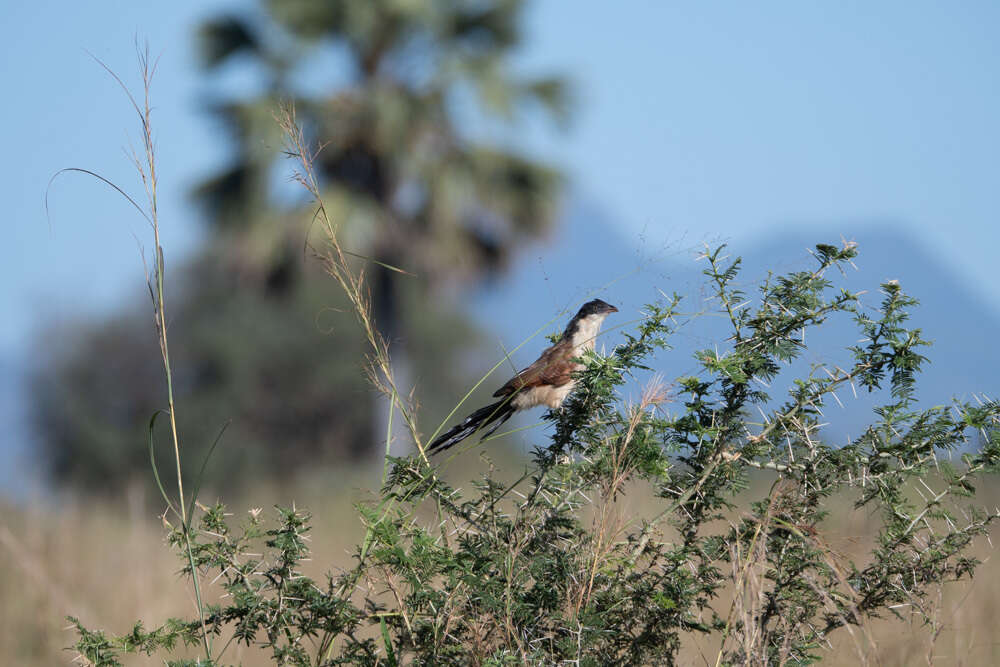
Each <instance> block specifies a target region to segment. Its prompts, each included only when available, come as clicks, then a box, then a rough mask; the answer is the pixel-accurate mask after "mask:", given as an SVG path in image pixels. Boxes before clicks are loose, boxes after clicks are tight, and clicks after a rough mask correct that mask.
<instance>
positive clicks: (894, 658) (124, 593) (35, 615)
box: [0, 454, 1000, 667]
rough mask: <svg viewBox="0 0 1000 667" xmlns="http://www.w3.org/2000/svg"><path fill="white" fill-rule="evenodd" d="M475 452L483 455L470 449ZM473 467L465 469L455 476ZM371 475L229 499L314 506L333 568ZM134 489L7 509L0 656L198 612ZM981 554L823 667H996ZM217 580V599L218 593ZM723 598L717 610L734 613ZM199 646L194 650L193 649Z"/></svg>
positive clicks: (696, 648) (258, 661) (1, 550)
mask: <svg viewBox="0 0 1000 667" xmlns="http://www.w3.org/2000/svg"><path fill="white" fill-rule="evenodd" d="M469 456H470V458H474V457H473V456H472V455H471V454H470V455H469ZM471 472H472V470H471V469H464V468H463V469H462V470H456V471H455V474H456V475H457V476H460V475H466V477H465V479H469V476H468V474H469V473H471ZM367 477H372V479H374V475H373V474H371V473H370V471H369V472H368V473H358V474H354V475H351V474H346V473H341V474H340V475H338V476H334V475H326V476H313V477H311V478H309V479H305V480H303V481H302V482H301V484H298V485H296V487H295V491H294V493H292V492H289V491H287V490H285V491H281V490H276V489H258V490H256V491H255V492H254V494H253V500H252V502H253V505H250V504H248V503H246V502H243V503H240V502H233V503H230V504H229V505H230V507H231V508H232V510H233V512H234V514H239V513H242V512H246V511H247V510H248V509H250V508H251V507H259V506H264V507H265V511H266V508H267V507H268V506H269V505H271V504H274V503H280V504H286V505H287V504H290V503H291V502H292V501H294V502H295V503H296V505H298V506H299V507H305V508H308V509H309V510H310V511H311V512H312V513H313V516H314V520H313V533H312V535H313V542H312V549H313V559H312V561H311V562H310V563H308V567H307V571H306V574H309V575H313V576H322V575H323V573H325V572H328V571H331V570H335V569H336V568H337V567H340V566H344V565H347V564H349V563H350V554H351V552H352V551H353V548H354V545H355V544H357V542H358V541H359V539H360V537H361V536H362V534H363V531H362V529H361V526H360V523H359V522H358V519H357V517H356V515H355V514H354V512H353V509H352V504H353V503H354V502H356V501H358V500H362V499H364V498H365V497H367V496H368V492H367V491H364V490H362V489H361V488H359V487H360V486H362V483H363V481H364V480H365V479H366V478H367ZM141 498H142V495H141V494H139V493H135V494H132V495H131V500H127V501H123V502H121V503H115V504H111V503H99V502H96V501H90V502H86V503H80V502H64V503H63V504H62V505H61V506H60V507H58V508H53V507H45V506H44V505H42V504H38V503H31V504H29V505H28V506H12V505H0V563H2V565H3V567H2V569H0V657H2V660H0V662H2V663H3V664H4V665H19V666H24V667H34V666H42V665H45V666H50V665H68V664H71V663H72V662H73V660H74V658H75V657H76V653H75V651H73V650H70V649H68V648H67V647H69V646H71V645H72V643H73V642H74V641H75V635H74V633H73V632H72V631H70V630H68V629H67V625H68V624H67V622H66V620H65V617H66V616H67V615H73V616H78V617H79V618H80V619H81V620H82V621H83V622H84V624H85V625H87V626H88V627H91V628H100V629H105V630H111V631H117V632H124V631H126V630H128V629H129V628H130V627H131V624H132V623H133V622H134V621H135V620H137V619H142V620H143V622H144V624H145V625H146V627H153V626H156V625H158V624H160V623H162V622H163V621H164V620H165V619H166V618H168V617H169V616H185V617H192V616H194V610H195V604H194V600H193V594H192V593H191V589H190V586H189V585H188V584H187V583H186V582H184V581H182V580H180V577H179V575H178V571H179V568H180V561H179V560H178V559H177V558H176V557H175V556H174V554H172V553H171V551H170V550H169V549H168V547H167V545H166V543H165V539H164V537H165V534H166V531H165V529H164V528H163V526H162V524H161V522H160V519H159V517H158V513H159V511H160V508H159V507H154V506H150V505H149V504H147V503H146V502H145V501H143V500H142V499H141ZM980 500H981V502H982V503H983V504H986V505H989V506H991V507H992V506H994V505H996V504H998V502H1000V490H998V489H985V488H984V489H981V491H980ZM622 502H624V503H625V504H626V505H625V511H626V512H627V513H639V512H642V511H644V510H648V507H649V504H650V503H652V502H654V499H652V498H650V497H648V496H645V495H643V494H642V493H639V492H636V493H630V494H628V495H627V496H626V498H625V499H624V500H623V501H622ZM831 510H832V516H831V518H830V520H829V521H828V522H827V524H825V526H824V528H823V529H822V530H823V532H822V538H823V539H824V540H825V541H826V542H827V543H828V544H829V545H830V548H831V549H833V550H834V551H836V552H839V553H841V554H843V555H844V556H847V557H851V556H855V555H858V554H862V553H864V552H865V550H866V548H867V547H868V546H869V545H870V544H871V541H872V539H873V538H874V535H873V532H874V531H875V530H876V529H877V525H878V524H877V520H876V519H877V518H876V517H869V516H866V515H865V513H864V512H859V511H856V510H854V509H853V508H852V507H851V505H850V503H848V502H846V501H834V503H833V504H832V505H831ZM975 553H976V554H977V555H978V557H979V558H981V559H982V560H983V561H985V562H984V563H983V565H982V566H981V567H980V569H979V571H978V574H977V578H976V580H975V582H970V581H962V582H959V583H956V584H951V585H948V586H947V587H945V589H944V590H943V592H942V596H941V599H940V603H939V604H938V605H936V606H937V608H938V611H937V613H938V617H937V622H936V624H935V627H931V626H928V625H926V624H924V623H923V621H922V619H921V618H920V617H919V616H917V615H915V614H913V613H912V610H909V609H907V608H900V609H898V610H897V611H899V613H900V614H901V615H902V616H903V617H904V618H905V619H907V620H904V621H898V620H888V619H883V620H876V621H874V622H873V623H872V624H871V625H870V627H869V628H867V632H870V637H867V636H866V629H854V631H853V633H849V632H847V631H845V630H840V631H838V633H837V634H835V635H834V636H833V637H831V639H832V641H833V647H832V648H831V649H829V650H828V652H827V654H826V660H825V661H824V664H832V665H856V664H863V663H864V661H867V662H868V663H869V664H875V665H920V664H934V665H992V664H1000V638H998V637H997V632H996V624H997V620H996V619H997V618H998V611H1000V609H998V608H997V607H998V601H1000V564H998V562H997V559H995V558H993V555H994V554H993V549H992V546H991V545H990V544H989V543H988V542H985V541H984V542H983V543H981V544H978V545H977V547H976V550H975ZM219 594H220V591H219V590H218V589H215V590H212V589H211V588H209V592H208V593H207V595H208V597H209V599H212V596H213V595H214V596H216V597H217V596H218V595H219ZM725 600H726V598H725V596H723V597H722V598H721V599H720V601H719V602H720V604H719V605H718V608H719V609H720V613H722V614H723V615H725V612H726V609H725ZM716 650H717V646H714V645H712V644H709V643H706V642H704V640H703V639H701V638H700V637H698V636H694V635H692V636H689V637H687V638H685V653H684V659H685V660H686V661H687V664H692V665H700V664H709V665H714V664H715V656H716ZM193 656H194V654H192V657H193ZM227 659H228V661H229V662H232V663H234V664H243V665H247V666H248V667H250V666H253V665H264V664H269V663H267V661H266V655H264V654H262V653H261V652H259V651H258V650H255V649H253V648H250V649H247V648H244V647H240V648H231V649H230V651H229V653H227ZM127 664H134V665H154V664H158V665H162V664H163V662H162V660H161V659H155V658H154V659H149V658H145V657H135V658H130V659H129V660H128V661H127Z"/></svg>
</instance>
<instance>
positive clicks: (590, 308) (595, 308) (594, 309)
mask: <svg viewBox="0 0 1000 667" xmlns="http://www.w3.org/2000/svg"><path fill="white" fill-rule="evenodd" d="M617 312H618V309H617V308H615V307H614V306H612V305H611V304H610V303H608V302H606V301H601V300H600V299H594V300H593V301H588V302H587V303H585V304H583V306H581V307H580V310H579V311H578V312H577V314H576V317H579V318H583V317H588V316H589V315H604V316H607V315H609V314H611V313H617ZM574 319H575V318H574Z"/></svg>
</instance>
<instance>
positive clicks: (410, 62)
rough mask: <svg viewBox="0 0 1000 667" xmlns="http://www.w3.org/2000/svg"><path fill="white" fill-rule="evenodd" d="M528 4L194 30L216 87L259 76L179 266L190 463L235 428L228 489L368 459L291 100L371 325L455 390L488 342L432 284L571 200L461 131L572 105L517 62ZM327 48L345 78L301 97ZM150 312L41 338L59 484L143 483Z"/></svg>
mask: <svg viewBox="0 0 1000 667" xmlns="http://www.w3.org/2000/svg"><path fill="white" fill-rule="evenodd" d="M523 8H524V2H522V1H520V0H487V1H479V0H476V1H472V0H469V1H467V2H445V1H442V0H370V1H366V2H335V1H332V0H330V1H326V2H314V1H312V0H266V1H264V2H262V3H261V4H260V6H259V8H258V9H255V10H252V11H247V12H245V13H240V14H226V15H222V16H218V17H216V18H214V19H211V20H209V21H207V22H206V23H205V24H203V25H202V26H201V27H200V28H199V30H198V44H199V50H200V53H201V57H202V62H203V64H204V66H205V68H206V70H207V74H208V76H209V77H210V79H209V80H210V81H212V82H213V84H214V83H215V82H216V81H217V80H218V79H217V78H216V77H217V76H224V72H223V73H222V74H220V72H221V71H222V70H228V69H229V68H233V67H235V68H247V69H249V70H250V71H254V72H257V73H258V74H260V75H261V80H262V81H263V82H264V85H263V86H262V90H261V91H260V92H259V93H255V94H252V95H246V94H242V95H233V96H223V97H216V98H215V99H214V100H212V101H211V103H210V104H209V109H210V112H211V114H212V115H213V116H214V117H215V118H216V119H217V120H218V121H219V123H220V125H221V126H222V127H223V128H224V129H225V130H226V132H227V133H228V134H229V137H230V139H231V143H232V147H233V159H232V161H231V163H230V164H229V165H228V166H227V167H226V168H224V169H223V170H221V171H220V173H218V174H216V175H215V176H213V177H211V178H209V179H207V180H206V181H205V182H204V183H202V184H201V185H199V186H198V187H197V188H196V191H195V193H194V196H195V198H196V200H197V201H198V202H199V203H200V204H201V206H202V208H203V210H204V212H205V217H206V219H207V221H208V223H209V228H210V234H209V236H208V239H207V243H206V245H205V247H204V248H203V249H202V250H201V251H199V252H198V253H197V254H196V255H195V256H194V257H193V258H192V259H190V260H189V261H188V262H187V263H186V264H185V265H184V266H182V267H180V268H178V269H175V270H174V271H173V272H172V275H168V280H170V279H171V278H172V279H173V281H174V284H173V292H174V295H173V302H174V308H173V318H172V321H171V322H170V324H169V326H170V334H171V340H172V348H171V350H172V355H171V356H172V357H173V360H174V363H175V368H176V373H177V377H178V380H177V382H176V383H175V391H176V392H177V393H178V402H179V405H180V409H179V419H180V421H181V428H182V433H183V434H184V435H185V444H184V446H185V447H188V448H189V451H190V452H191V454H189V455H188V456H186V457H185V461H186V462H187V464H188V465H190V466H192V467H195V466H197V465H199V464H200V462H199V461H198V456H197V452H198V450H199V449H204V448H206V447H207V446H208V445H209V444H210V443H211V442H212V440H213V439H214V436H215V432H216V431H217V430H218V428H219V427H220V426H221V425H222V424H223V423H225V422H226V421H227V420H229V419H232V426H231V427H230V429H229V431H228V433H227V435H226V437H225V442H226V444H225V445H224V446H223V447H221V448H220V449H219V450H218V451H217V452H216V454H215V455H214V458H213V467H216V468H217V469H224V470H226V471H227V474H226V475H225V476H223V478H222V479H221V480H220V483H222V484H230V485H234V484H237V483H238V481H248V480H249V479H251V478H252V477H253V475H254V473H255V472H261V471H267V472H268V474H269V475H272V476H274V475H280V474H281V473H290V472H292V471H294V470H296V469H297V468H298V467H300V466H301V465H302V464H303V463H304V462H306V461H308V462H309V464H310V465H316V464H317V463H322V462H323V461H331V460H334V459H338V458H344V457H354V458H358V457H364V456H366V455H368V454H370V453H372V452H373V451H374V450H375V447H374V444H375V443H376V442H377V438H378V436H376V435H374V433H373V429H372V427H373V422H372V419H371V414H372V411H371V409H369V408H366V407H365V406H371V405H372V401H373V400H374V397H373V395H372V393H371V391H370V388H369V387H368V385H367V384H366V382H365V380H364V377H363V373H360V372H358V371H359V370H360V369H359V368H358V367H357V362H356V361H354V360H356V359H358V358H359V352H360V350H361V349H362V347H361V346H362V342H361V341H360V340H359V338H358V334H357V333H356V327H354V326H352V325H350V323H349V321H348V319H347V318H349V317H350V316H349V315H343V314H342V313H341V312H340V306H341V305H342V304H341V299H342V297H340V296H339V295H338V293H337V290H336V289H335V287H334V285H332V281H329V280H325V279H323V277H322V276H320V275H319V269H318V267H317V266H316V264H315V263H313V262H309V261H308V259H307V254H308V253H306V252H303V249H304V248H305V247H306V246H307V245H308V238H309V229H310V225H311V220H310V218H309V215H308V213H307V212H306V208H307V207H304V206H303V204H304V203H305V202H302V201H300V200H298V199H296V198H295V197H294V196H292V195H290V194H289V192H288V190H287V189H285V188H283V185H282V181H281V178H280V177H279V174H281V173H283V171H284V166H283V165H282V164H281V160H282V158H283V157H284V155H283V143H282V141H283V140H282V137H281V130H280V128H279V127H278V125H277V123H276V121H275V119H274V111H275V109H276V107H277V105H278V104H279V102H284V101H292V102H293V103H294V104H295V107H296V110H297V113H298V117H299V119H300V121H301V122H302V123H303V124H304V126H305V127H306V128H308V131H309V133H310V134H311V136H312V137H313V138H314V139H315V140H316V142H317V143H319V144H322V145H323V150H322V151H321V152H320V153H319V155H318V156H317V171H318V173H319V176H320V177H321V179H322V183H321V184H320V185H321V188H322V189H323V195H324V200H325V202H326V204H327V207H328V209H330V211H331V213H332V214H333V215H334V216H335V219H337V220H339V221H341V222H340V224H341V234H342V236H343V238H344V239H345V241H346V245H347V247H348V248H349V249H350V250H351V251H352V252H354V253H357V254H358V255H359V256H360V257H361V258H367V259H359V261H367V262H368V263H369V264H370V268H369V270H368V275H369V285H370V288H371V290H372V302H373V307H374V310H375V314H376V319H377V322H378V323H379V326H380V327H381V332H382V334H383V335H384V336H385V337H386V339H387V340H388V341H390V344H391V345H392V346H393V349H394V352H396V353H397V356H404V357H407V358H408V359H409V361H408V362H407V366H408V368H407V371H408V373H407V374H408V375H410V376H411V377H412V379H413V381H414V382H416V383H420V382H421V381H423V380H429V379H431V378H432V379H433V381H434V383H435V385H436V386H439V387H441V388H442V389H445V388H447V387H448V386H451V387H455V386H456V385H457V384H458V383H460V382H461V381H462V379H463V378H462V377H461V376H462V371H461V368H462V364H461V363H459V361H458V360H459V359H460V357H461V355H462V354H463V352H467V351H468V350H469V349H470V347H471V346H474V345H475V344H477V337H476V336H475V333H474V331H473V329H472V328H471V327H470V326H469V324H468V323H467V322H465V321H464V320H463V319H462V318H461V317H460V316H458V315H456V314H455V313H453V312H451V311H450V310H449V309H448V308H447V307H446V306H445V305H443V303H445V302H447V301H448V299H441V298H437V297H439V296H441V295H442V294H450V293H453V291H454V289H455V288H456V287H461V286H462V285H468V284H470V283H474V282H475V281H477V280H481V279H483V278H486V277H488V276H490V275H493V274H495V273H496V272H498V271H500V270H502V269H503V268H504V267H505V265H506V263H507V261H508V259H509V258H510V257H511V256H512V255H513V253H514V252H515V251H516V250H517V248H518V247H519V246H522V245H523V244H524V243H525V242H527V241H529V240H531V239H534V238H537V237H539V236H540V235H542V234H543V233H544V232H545V231H546V229H548V228H549V227H550V226H551V224H552V221H553V218H554V215H555V212H556V202H557V196H558V190H559V186H560V178H559V175H558V173H557V172H556V171H555V170H554V169H552V168H550V167H547V166H545V165H542V164H540V163H537V162H535V161H533V160H531V159H529V158H527V157H525V156H523V155H521V154H518V153H517V152H514V151H509V150H505V149H503V148H501V147H497V146H492V145H488V144H483V143H478V142H476V141H474V140H473V139H470V138H469V137H467V136H465V135H463V132H462V128H463V125H465V123H463V119H465V121H469V120H474V119H483V118H492V119H493V121H490V122H513V121H515V120H516V119H517V116H518V114H519V113H520V112H521V110H523V109H525V108H526V107H532V106H534V107H537V108H539V109H541V110H542V111H543V112H544V113H546V114H547V115H551V116H552V117H554V118H556V119H557V120H565V118H566V116H567V112H568V103H567V94H566V86H565V83H564V82H563V81H562V80H561V79H559V78H556V77H542V78H530V77H522V76H518V75H516V74H515V73H513V72H512V68H511V66H510V62H509V60H510V55H511V53H512V52H513V51H514V50H515V49H516V47H517V46H518V45H519V43H520V35H521V33H520V29H519V26H518V22H519V18H520V16H521V14H522V12H523ZM323 52H332V53H336V54H337V56H338V57H339V58H340V59H341V61H343V63H344V65H343V66H344V68H345V69H346V70H347V72H348V74H349V76H348V82H347V83H346V84H345V85H342V86H338V87H336V88H335V89H334V90H332V91H328V92H320V93H316V92H310V93H303V92H302V91H301V86H297V85H296V84H295V81H296V80H299V79H301V77H302V76H304V75H306V74H308V73H309V72H310V71H312V74H315V63H316V59H315V58H314V56H315V54H317V53H323ZM168 250H169V249H168ZM389 267H399V268H401V269H404V270H405V271H407V272H409V273H410V274H412V275H409V276H408V275H404V274H401V273H399V272H397V271H394V270H392V269H391V268H389ZM147 313H148V309H147V308H145V307H138V306H137V307H136V308H134V309H133V310H129V311H127V312H124V313H123V314H120V315H118V316H116V317H115V318H112V319H110V320H108V321H104V322H97V323H92V324H81V325H78V326H74V327H71V328H69V329H66V328H63V329H61V330H60V331H53V332H51V333H50V335H49V336H48V337H47V339H46V341H47V342H46V345H47V348H48V349H49V350H56V352H55V353H50V354H47V355H44V358H46V359H47V360H46V361H45V362H44V365H42V366H40V367H39V368H38V369H36V372H35V375H34V377H35V380H34V391H35V397H36V410H35V422H36V424H37V426H38V430H39V433H40V436H41V438H40V440H41V448H40V455H41V457H42V459H43V461H44V462H45V463H46V465H47V468H48V470H49V471H50V472H51V473H52V475H53V477H54V478H55V480H56V481H58V482H62V483H69V484H72V485H76V486H78V487H81V488H84V489H92V490H93V489H96V490H107V489H110V488H115V487H117V486H118V485H119V484H121V483H123V482H124V481H126V480H127V479H130V478H132V477H134V476H137V473H139V475H138V476H140V477H142V476H143V475H145V470H146V467H147V466H148V453H147V451H146V450H145V448H144V447H143V441H144V440H145V437H146V425H147V424H148V421H149V418H150V415H151V414H152V413H153V412H154V411H155V410H156V409H157V408H158V407H161V405H162V403H163V397H162V386H161V385H162V378H161V376H160V374H159V365H160V362H159V359H158V353H157V350H156V348H155V339H154V335H153V331H152V326H151V324H150V323H149V321H148V317H147V316H146V315H147ZM407 349H408V350H409V351H410V352H411V354H410V355H408V356H407V355H406V350H407ZM417 351H419V354H416V352H417ZM427 393H434V392H425V394H427ZM436 393H440V394H442V395H454V393H455V392H454V391H444V390H443V391H441V392H436ZM430 400H431V401H433V397H431V398H430ZM444 407H445V406H443V405H441V406H435V405H434V404H433V403H431V404H429V405H425V408H426V409H427V410H428V411H429V412H431V413H435V412H440V410H442V409H443V408H444ZM213 477H215V478H218V476H213Z"/></svg>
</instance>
